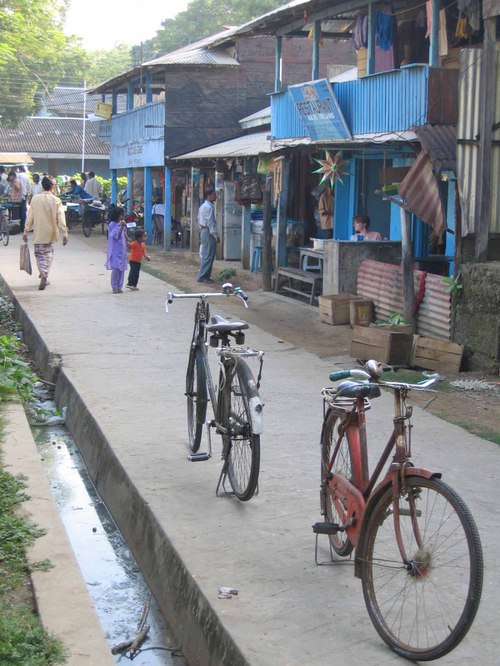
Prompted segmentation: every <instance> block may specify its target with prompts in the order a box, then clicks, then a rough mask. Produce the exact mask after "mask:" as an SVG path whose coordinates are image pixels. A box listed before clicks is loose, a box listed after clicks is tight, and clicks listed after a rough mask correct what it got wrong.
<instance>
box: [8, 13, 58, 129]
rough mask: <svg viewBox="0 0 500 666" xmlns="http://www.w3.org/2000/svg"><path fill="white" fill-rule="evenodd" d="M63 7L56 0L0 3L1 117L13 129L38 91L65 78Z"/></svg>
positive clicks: (29, 106) (30, 108) (49, 87)
mask: <svg viewBox="0 0 500 666" xmlns="http://www.w3.org/2000/svg"><path fill="white" fill-rule="evenodd" d="M63 12H64V4H63V3H61V2H60V1H58V0H0V15H1V16H2V19H1V21H0V116H1V122H2V124H3V125H7V126H15V125H16V124H17V123H18V122H19V121H20V120H21V119H22V118H23V117H24V116H26V115H27V114H29V113H31V112H32V111H33V109H34V96H35V92H36V90H37V89H40V88H42V89H43V88H46V89H48V90H50V89H51V88H52V87H53V85H54V84H53V83H52V82H53V81H57V80H58V78H62V76H63V74H64V55H65V48H66V38H65V37H64V34H63V31H62V18H63Z"/></svg>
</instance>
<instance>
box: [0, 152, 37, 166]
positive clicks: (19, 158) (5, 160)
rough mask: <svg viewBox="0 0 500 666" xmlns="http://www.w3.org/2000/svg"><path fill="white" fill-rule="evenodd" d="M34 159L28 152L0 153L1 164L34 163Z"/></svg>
mask: <svg viewBox="0 0 500 666" xmlns="http://www.w3.org/2000/svg"><path fill="white" fill-rule="evenodd" d="M34 163H35V160H34V159H32V158H31V156H30V155H28V153H0V164H3V166H17V165H21V164H34Z"/></svg>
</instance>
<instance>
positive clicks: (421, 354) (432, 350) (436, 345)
mask: <svg viewBox="0 0 500 666" xmlns="http://www.w3.org/2000/svg"><path fill="white" fill-rule="evenodd" d="M463 351H464V348H463V346H462V345H459V344H457V343H456V342H450V341H449V340H438V339H437V338H426V337H424V336H423V335H415V336H414V338H413V346H412V350H411V357H410V362H411V365H414V366H417V367H419V368H425V369H427V370H437V371H438V372H450V373H458V372H459V371H460V364H461V362H462V355H463Z"/></svg>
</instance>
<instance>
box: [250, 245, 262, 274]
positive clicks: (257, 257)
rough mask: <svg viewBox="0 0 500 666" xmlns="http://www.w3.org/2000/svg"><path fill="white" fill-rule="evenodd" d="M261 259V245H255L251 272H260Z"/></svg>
mask: <svg viewBox="0 0 500 666" xmlns="http://www.w3.org/2000/svg"><path fill="white" fill-rule="evenodd" d="M261 261H262V246H261V245H256V246H255V247H254V249H253V255H252V269H251V272H252V273H259V272H260V262H261Z"/></svg>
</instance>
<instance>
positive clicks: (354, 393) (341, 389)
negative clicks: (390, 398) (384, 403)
mask: <svg viewBox="0 0 500 666" xmlns="http://www.w3.org/2000/svg"><path fill="white" fill-rule="evenodd" d="M335 395H338V396H345V397H346V398H378V397H379V395H380V386H379V385H378V384H371V383H367V382H354V381H352V380H350V379H346V380H345V381H343V382H340V384H339V385H338V386H337V391H336V393H335Z"/></svg>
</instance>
